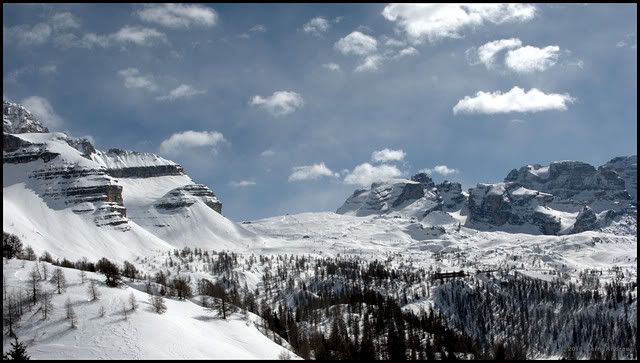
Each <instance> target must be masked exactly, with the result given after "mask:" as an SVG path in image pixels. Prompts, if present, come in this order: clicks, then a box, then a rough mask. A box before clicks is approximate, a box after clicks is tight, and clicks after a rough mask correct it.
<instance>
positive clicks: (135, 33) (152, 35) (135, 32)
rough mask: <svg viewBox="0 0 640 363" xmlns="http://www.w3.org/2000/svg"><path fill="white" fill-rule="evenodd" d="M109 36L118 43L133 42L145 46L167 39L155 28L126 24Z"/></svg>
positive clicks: (163, 41)
mask: <svg viewBox="0 0 640 363" xmlns="http://www.w3.org/2000/svg"><path fill="white" fill-rule="evenodd" d="M111 38H112V39H113V40H115V41H116V42H118V43H122V44H126V43H133V44H137V45H142V46H145V47H147V46H151V45H154V44H156V43H158V42H160V43H165V42H166V41H167V36H166V35H165V34H164V33H162V32H159V31H157V30H155V29H152V28H145V27H138V26H128V25H125V26H124V27H123V28H122V29H120V30H118V31H117V32H116V33H114V34H112V35H111Z"/></svg>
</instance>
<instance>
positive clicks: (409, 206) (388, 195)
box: [336, 173, 465, 218]
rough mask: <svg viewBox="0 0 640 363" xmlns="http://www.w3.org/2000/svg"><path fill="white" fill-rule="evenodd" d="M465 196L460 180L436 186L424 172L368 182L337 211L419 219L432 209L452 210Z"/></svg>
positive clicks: (458, 206)
mask: <svg viewBox="0 0 640 363" xmlns="http://www.w3.org/2000/svg"><path fill="white" fill-rule="evenodd" d="M464 201H465V195H464V193H462V186H461V185H460V184H459V183H450V182H446V181H445V182H443V183H441V184H439V185H435V183H434V182H433V180H432V179H431V178H430V177H429V176H428V175H427V174H425V173H419V174H416V175H414V176H413V177H411V179H410V180H407V179H396V180H390V181H387V182H378V183H373V184H371V188H370V189H359V190H356V191H355V192H354V193H353V194H352V195H351V196H350V197H349V198H348V199H347V200H346V201H345V203H344V204H343V205H342V206H341V207H340V208H338V210H337V211H336V213H339V214H352V215H356V216H367V215H375V214H388V213H398V214H401V215H404V216H407V217H417V218H422V217H424V216H426V215H427V214H429V213H430V212H432V211H435V210H447V211H455V210H460V209H461V208H463V206H464Z"/></svg>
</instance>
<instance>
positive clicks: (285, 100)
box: [249, 91, 304, 116]
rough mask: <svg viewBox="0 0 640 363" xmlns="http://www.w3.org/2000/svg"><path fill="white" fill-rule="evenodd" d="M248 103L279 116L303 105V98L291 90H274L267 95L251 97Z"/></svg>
mask: <svg viewBox="0 0 640 363" xmlns="http://www.w3.org/2000/svg"><path fill="white" fill-rule="evenodd" d="M249 105H251V106H258V107H261V108H263V109H265V110H267V111H268V112H269V113H271V114H272V115H274V116H281V115H287V114H290V113H292V112H294V111H295V110H297V109H299V108H301V107H302V106H303V105H304V100H303V99H302V96H300V95H299V94H297V93H296V92H293V91H276V92H274V93H273V94H272V95H271V96H268V97H262V96H260V95H256V96H253V97H251V99H250V100H249Z"/></svg>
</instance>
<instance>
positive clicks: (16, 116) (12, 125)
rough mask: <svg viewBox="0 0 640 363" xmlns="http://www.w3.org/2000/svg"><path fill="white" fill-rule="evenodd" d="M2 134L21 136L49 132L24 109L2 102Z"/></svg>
mask: <svg viewBox="0 0 640 363" xmlns="http://www.w3.org/2000/svg"><path fill="white" fill-rule="evenodd" d="M2 132H3V133H7V134H23V133H27V132H49V129H47V128H46V127H45V126H44V125H42V122H40V120H39V119H38V118H37V117H36V116H35V115H34V114H32V113H31V112H30V111H29V110H27V108H26V107H24V106H23V105H20V104H18V103H13V102H9V101H7V100H2Z"/></svg>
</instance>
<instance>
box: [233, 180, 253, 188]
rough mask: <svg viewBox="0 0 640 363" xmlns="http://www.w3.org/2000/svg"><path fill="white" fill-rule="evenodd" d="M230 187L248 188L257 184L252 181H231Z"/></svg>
mask: <svg viewBox="0 0 640 363" xmlns="http://www.w3.org/2000/svg"><path fill="white" fill-rule="evenodd" d="M229 185H230V186H231V187H233V188H246V187H252V186H254V185H256V182H254V181H250V180H240V181H231V182H229Z"/></svg>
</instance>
